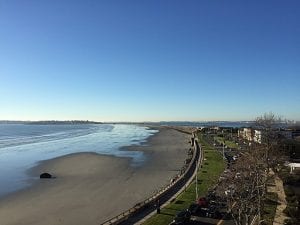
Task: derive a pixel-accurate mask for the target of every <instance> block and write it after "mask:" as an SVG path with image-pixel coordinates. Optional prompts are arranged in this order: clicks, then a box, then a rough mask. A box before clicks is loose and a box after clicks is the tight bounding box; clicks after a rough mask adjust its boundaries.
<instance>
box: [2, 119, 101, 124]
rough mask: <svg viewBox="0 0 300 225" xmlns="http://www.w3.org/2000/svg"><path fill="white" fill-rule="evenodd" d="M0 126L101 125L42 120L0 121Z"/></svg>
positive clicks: (85, 122)
mask: <svg viewBox="0 0 300 225" xmlns="http://www.w3.org/2000/svg"><path fill="white" fill-rule="evenodd" d="M0 124H27V125H68V124H71V125H76V124H102V122H95V121H89V120H63V121H60V120H42V121H18V120H16V121H10V120H0Z"/></svg>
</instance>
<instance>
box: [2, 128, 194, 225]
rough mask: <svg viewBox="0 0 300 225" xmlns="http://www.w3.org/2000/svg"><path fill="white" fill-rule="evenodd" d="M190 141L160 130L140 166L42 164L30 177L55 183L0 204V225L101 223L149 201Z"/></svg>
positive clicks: (108, 161)
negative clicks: (48, 175) (41, 176)
mask: <svg viewBox="0 0 300 225" xmlns="http://www.w3.org/2000/svg"><path fill="white" fill-rule="evenodd" d="M189 138H190V136H189V135H187V134H184V133H181V132H178V131H175V130H172V129H167V128H160V132H159V133H157V134H155V135H154V136H152V137H150V138H149V140H148V142H147V143H146V146H131V147H127V148H126V149H127V150H132V151H136V150H139V151H143V152H144V153H145V155H146V157H147V160H146V162H145V163H144V164H143V166H140V167H132V166H131V163H130V161H131V160H130V159H129V158H117V157H111V156H103V155H99V154H96V153H76V154H70V155H66V156H62V157H59V158H55V159H51V160H48V161H44V162H42V163H41V164H40V165H39V166H37V167H35V168H33V169H32V170H31V173H33V174H34V175H35V176H38V175H39V174H40V173H41V172H44V171H46V172H50V173H52V174H53V175H54V176H56V178H55V179H49V180H37V182H36V184H35V185H33V186H32V187H30V188H28V189H25V190H23V191H20V192H17V193H14V194H12V195H9V196H7V197H5V198H3V199H1V201H0V224H1V225H21V224H24V225H25V224H26V225H27V224H33V225H53V224H63V225H67V224H68V225H71V224H72V225H77V224H78V225H82V224H101V223H102V222H104V221H105V220H107V219H109V218H111V217H113V216H116V215H118V214H120V213H121V212H123V211H125V210H127V209H129V208H130V207H132V206H134V205H135V204H136V203H138V202H141V201H143V200H144V199H146V198H147V197H149V196H151V195H152V194H153V193H154V192H155V191H156V190H158V189H159V188H161V187H163V186H165V185H166V184H168V183H169V182H170V180H171V179H172V178H173V177H174V176H176V175H177V174H178V173H179V170H180V169H181V167H182V166H183V164H184V160H185V158H186V157H187V150H188V149H189V144H188V141H189Z"/></svg>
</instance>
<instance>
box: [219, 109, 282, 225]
mask: <svg viewBox="0 0 300 225" xmlns="http://www.w3.org/2000/svg"><path fill="white" fill-rule="evenodd" d="M282 125H284V122H283V120H282V119H281V118H280V117H276V116H275V115H274V114H273V113H268V114H264V115H263V116H261V117H258V118H257V119H256V121H255V127H254V128H255V129H257V130H258V131H259V132H260V134H261V137H260V138H261V141H259V142H254V141H252V142H251V143H250V147H249V149H247V150H246V151H243V152H242V154H241V157H240V158H239V159H238V160H237V162H236V163H235V164H234V165H232V166H231V167H230V170H229V171H227V172H226V173H225V174H224V176H223V177H222V180H221V182H220V184H219V188H218V190H219V194H220V195H222V196H223V197H226V199H227V203H228V204H227V206H228V209H229V211H230V213H231V215H232V217H233V219H234V221H235V223H236V225H248V224H250V223H251V220H252V219H253V218H254V216H256V215H257V216H258V219H259V220H258V221H259V223H260V222H261V214H262V211H263V210H262V209H263V207H264V200H265V196H266V182H267V178H268V174H269V173H268V172H269V169H270V168H272V167H274V166H275V165H277V164H278V163H280V162H281V161H282V160H283V159H285V158H284V157H283V155H284V154H283V152H282V151H280V146H281V140H282V139H281V136H280V128H281V127H282Z"/></svg>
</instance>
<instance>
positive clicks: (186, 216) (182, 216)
mask: <svg viewBox="0 0 300 225" xmlns="http://www.w3.org/2000/svg"><path fill="white" fill-rule="evenodd" d="M190 219H191V212H190V211H189V210H188V209H186V210H183V211H180V212H179V213H178V214H177V215H176V216H175V218H174V220H173V222H172V224H174V225H181V224H187V223H188V222H189V221H190Z"/></svg>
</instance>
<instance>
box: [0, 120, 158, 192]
mask: <svg viewBox="0 0 300 225" xmlns="http://www.w3.org/2000/svg"><path fill="white" fill-rule="evenodd" d="M156 132H158V131H157V130H154V129H150V128H148V127H146V126H139V125H126V124H97V125H93V124H80V125H71V124H70V125H29V124H0V171H1V172H0V197H1V196H4V195H6V194H8V193H11V192H14V191H17V190H20V189H22V188H25V187H27V186H29V185H30V184H31V183H32V181H33V180H34V179H38V178H34V177H30V175H29V174H28V173H27V171H28V169H30V168H32V167H34V166H35V165H37V164H38V163H39V162H40V161H42V160H47V159H52V158H55V157H59V156H62V155H67V154H71V153H76V152H96V153H99V154H105V155H113V156H117V157H130V158H131V159H132V160H131V165H132V166H139V165H142V164H143V162H144V161H145V160H146V158H145V155H144V154H143V152H136V151H134V152H133V151H126V149H122V150H121V148H122V147H124V146H131V145H142V144H145V142H146V140H147V138H148V137H150V136H151V135H153V134H155V133H156Z"/></svg>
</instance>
